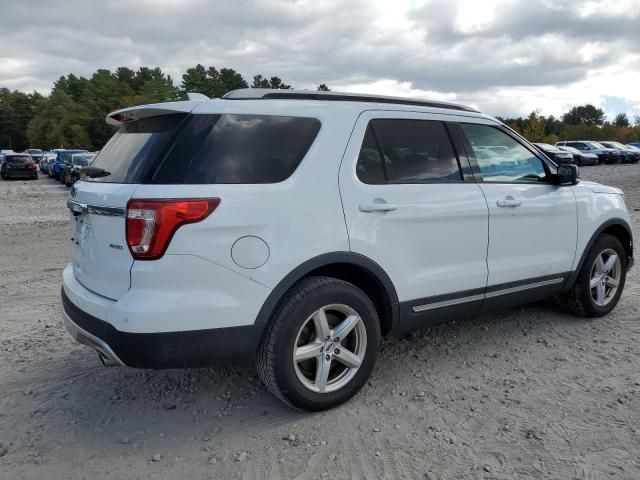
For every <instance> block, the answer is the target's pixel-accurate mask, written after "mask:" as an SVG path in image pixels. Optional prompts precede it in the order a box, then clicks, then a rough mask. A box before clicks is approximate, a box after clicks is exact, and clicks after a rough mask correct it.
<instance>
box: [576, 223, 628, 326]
mask: <svg viewBox="0 0 640 480" xmlns="http://www.w3.org/2000/svg"><path fill="white" fill-rule="evenodd" d="M626 275H627V257H626V253H625V251H624V248H623V246H622V244H621V243H620V241H619V240H618V239H617V238H616V237H614V236H612V235H608V234H603V235H601V236H600V237H599V238H598V239H597V240H596V242H595V243H594V244H593V246H592V247H591V250H589V253H588V254H587V258H586V259H585V261H584V264H583V265H582V268H581V270H580V273H579V274H578V279H577V280H576V283H575V285H574V286H573V287H572V288H571V290H569V291H568V292H567V293H566V294H565V296H564V300H566V305H567V307H568V308H569V310H571V311H572V312H573V313H575V314H577V315H581V316H583V317H602V316H603V315H606V314H608V313H609V312H611V310H613V309H614V307H615V306H616V305H617V304H618V300H620V295H621V294H622V289H623V288H624V284H625V280H626Z"/></svg>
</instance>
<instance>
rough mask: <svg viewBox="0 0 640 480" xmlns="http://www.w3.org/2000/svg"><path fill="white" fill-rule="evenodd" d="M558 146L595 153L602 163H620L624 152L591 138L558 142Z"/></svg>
mask: <svg viewBox="0 0 640 480" xmlns="http://www.w3.org/2000/svg"><path fill="white" fill-rule="evenodd" d="M556 147H573V148H577V149H578V150H580V151H581V152H587V153H595V154H596V155H597V156H598V160H600V163H602V162H604V163H610V164H611V163H620V162H621V161H622V154H621V153H620V152H619V151H618V150H617V149H615V148H607V147H605V146H604V145H600V144H599V143H598V142H593V141H591V140H570V141H562V142H557V143H556Z"/></svg>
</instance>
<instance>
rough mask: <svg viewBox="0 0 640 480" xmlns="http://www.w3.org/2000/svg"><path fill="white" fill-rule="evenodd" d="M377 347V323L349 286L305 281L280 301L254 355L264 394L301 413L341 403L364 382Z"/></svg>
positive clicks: (363, 298) (370, 305) (311, 279)
mask: <svg viewBox="0 0 640 480" xmlns="http://www.w3.org/2000/svg"><path fill="white" fill-rule="evenodd" d="M379 344H380V322H379V319H378V314H377V312H376V309H375V307H374V306H373V303H372V302H371V300H370V299H369V297H368V296H367V295H366V294H365V293H364V292H363V291H362V290H360V289H359V288H358V287H356V286H355V285H353V284H350V283H347V282H344V281H342V280H338V279H335V278H330V277H309V278H307V279H304V280H302V281H300V282H299V283H298V284H296V285H295V286H294V287H292V289H291V290H290V291H289V292H288V293H287V294H286V295H285V297H284V298H283V300H282V301H281V303H280V305H279V306H278V308H277V309H276V312H275V313H274V315H273V317H272V318H271V321H270V323H269V325H268V327H267V330H266V333H265V336H264V338H263V340H262V343H261V345H260V349H259V351H258V355H257V359H256V365H257V369H258V374H259V375H260V378H261V379H262V382H263V383H264V384H265V386H266V387H267V389H268V390H269V391H270V392H271V393H273V394H274V395H275V396H276V397H278V398H279V399H280V400H282V401H284V402H285V403H287V404H289V405H291V406H293V407H295V408H300V409H304V410H313V411H318V410H326V409H329V408H333V407H335V406H337V405H340V404H341V403H344V402H346V401H347V400H349V399H350V398H351V397H353V396H354V395H355V394H356V393H357V392H358V391H359V390H360V389H361V388H362V386H363V385H364V383H365V382H366V381H367V379H368V378H369V376H370V375H371V372H372V370H373V367H374V365H375V361H376V356H377V353H378V347H379Z"/></svg>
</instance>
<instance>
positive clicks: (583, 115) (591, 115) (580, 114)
mask: <svg viewBox="0 0 640 480" xmlns="http://www.w3.org/2000/svg"><path fill="white" fill-rule="evenodd" d="M604 119H605V116H604V111H603V110H602V109H601V108H596V107H594V106H593V105H591V104H587V105H581V106H578V107H573V108H572V109H571V110H569V111H568V112H567V113H565V114H564V115H563V116H562V121H563V122H564V123H566V124H569V125H578V124H580V123H584V124H585V125H590V126H593V125H602V124H603V123H604Z"/></svg>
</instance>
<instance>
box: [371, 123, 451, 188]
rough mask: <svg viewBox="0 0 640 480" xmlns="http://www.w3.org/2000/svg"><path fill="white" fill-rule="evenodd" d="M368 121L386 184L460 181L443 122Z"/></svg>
mask: <svg viewBox="0 0 640 480" xmlns="http://www.w3.org/2000/svg"><path fill="white" fill-rule="evenodd" d="M371 123H372V125H373V128H374V129H375V133H376V134H377V136H378V139H379V140H380V147H381V149H382V155H383V158H384V162H385V166H386V169H387V173H388V175H389V182H390V183H423V182H427V183H428V182H461V181H462V180H463V177H462V173H461V171H460V166H459V164H458V160H457V158H456V155H455V152H454V150H453V147H452V145H451V140H450V138H449V135H448V133H447V130H446V128H445V125H444V123H443V122H438V121H432V120H405V119H378V120H373V121H372V122H371Z"/></svg>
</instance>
